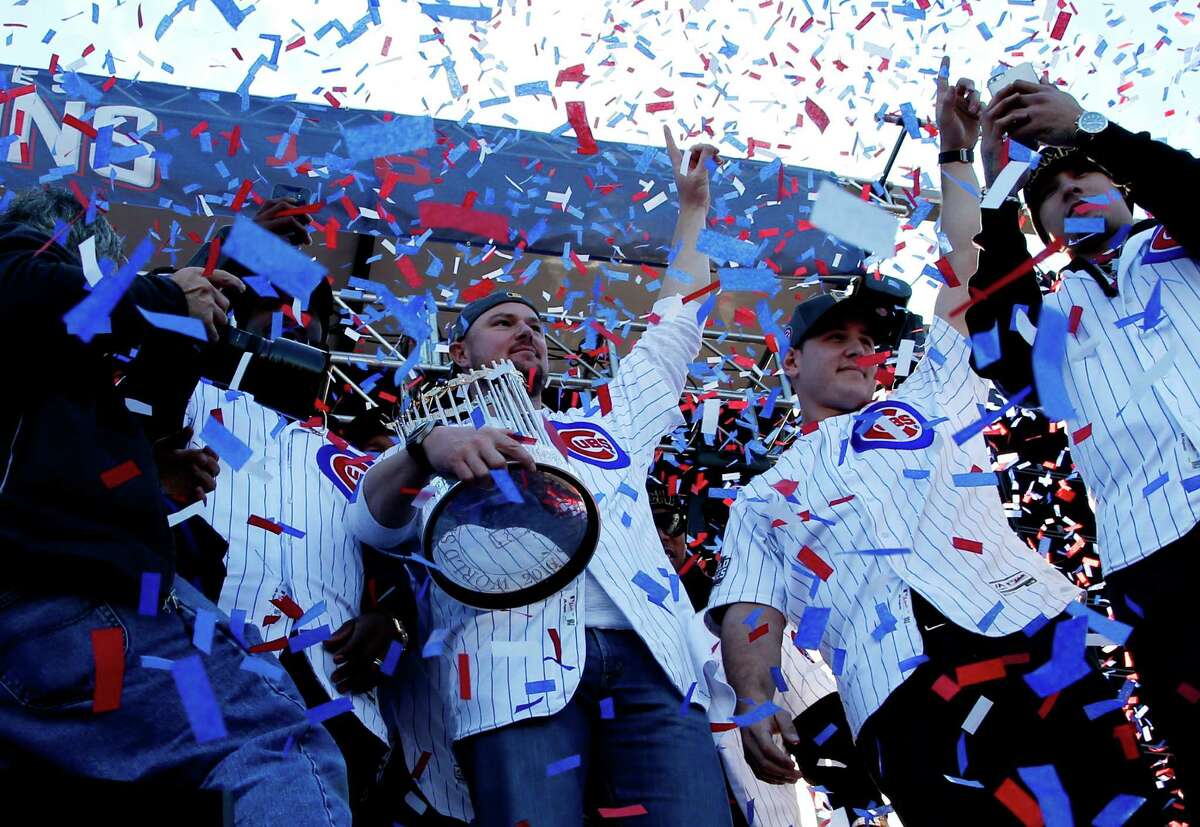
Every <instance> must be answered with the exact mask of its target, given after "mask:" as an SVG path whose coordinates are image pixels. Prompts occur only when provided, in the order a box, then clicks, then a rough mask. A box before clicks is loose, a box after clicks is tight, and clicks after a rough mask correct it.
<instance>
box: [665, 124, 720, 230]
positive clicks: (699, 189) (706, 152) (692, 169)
mask: <svg viewBox="0 0 1200 827" xmlns="http://www.w3.org/2000/svg"><path fill="white" fill-rule="evenodd" d="M663 137H664V139H665V140H666V142H667V155H668V156H670V158H671V169H672V170H673V171H674V173H675V188H676V189H677V190H678V191H679V209H680V211H681V212H682V211H683V210H689V209H690V210H702V211H703V212H706V213H707V212H708V206H709V203H710V197H709V193H708V162H709V161H716V162H717V163H720V162H721V159H720V156H719V155H718V154H717V148H716V147H714V146H713V145H712V144H697V145H696V146H694V147H692V148H691V149H690V150H688V162H687V167H686V168H685V167H684V165H683V153H682V152H680V151H679V147H678V146H676V145H675V139H674V138H673V137H672V136H671V128H670V127H669V126H667V125H665V124H664V125H663Z"/></svg>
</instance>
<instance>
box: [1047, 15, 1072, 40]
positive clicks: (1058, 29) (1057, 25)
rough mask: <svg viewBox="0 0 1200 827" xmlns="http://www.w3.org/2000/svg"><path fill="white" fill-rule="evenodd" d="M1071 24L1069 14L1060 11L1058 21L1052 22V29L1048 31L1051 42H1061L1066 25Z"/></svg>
mask: <svg viewBox="0 0 1200 827" xmlns="http://www.w3.org/2000/svg"><path fill="white" fill-rule="evenodd" d="M1070 22H1071V13H1070V12H1068V11H1060V12H1059V13H1058V19H1056V20H1055V21H1054V28H1052V29H1051V30H1050V39H1051V40H1062V36H1063V33H1064V32H1066V30H1067V24H1068V23H1070Z"/></svg>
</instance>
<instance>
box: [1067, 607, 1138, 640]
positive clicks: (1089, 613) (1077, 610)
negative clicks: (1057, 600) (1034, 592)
mask: <svg viewBox="0 0 1200 827" xmlns="http://www.w3.org/2000/svg"><path fill="white" fill-rule="evenodd" d="M1066 612H1067V614H1069V615H1070V616H1071V617H1084V618H1087V625H1088V628H1089V629H1091V630H1092V631H1093V632H1095V633H1096V634H1098V635H1103V636H1104V637H1106V638H1108V639H1109V640H1111V641H1112V642H1113V643H1116V644H1118V645H1120V646H1124V645H1125V643H1126V641H1128V640H1129V636H1130V635H1131V634H1132V633H1133V627H1132V626H1130V625H1129V624H1128V623H1122V622H1121V621H1119V620H1112V619H1111V618H1108V617H1105V616H1104V615H1102V614H1100V613H1099V612H1097V611H1095V610H1093V609H1089V608H1088V607H1087V606H1084V605H1083V604H1082V603H1076V602H1074V601H1072V602H1070V603H1068V604H1067V609H1066Z"/></svg>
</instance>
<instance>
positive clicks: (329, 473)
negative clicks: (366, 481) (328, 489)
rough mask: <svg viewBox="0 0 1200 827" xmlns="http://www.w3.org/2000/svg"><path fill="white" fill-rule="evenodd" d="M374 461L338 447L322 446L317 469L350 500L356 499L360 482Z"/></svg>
mask: <svg viewBox="0 0 1200 827" xmlns="http://www.w3.org/2000/svg"><path fill="white" fill-rule="evenodd" d="M374 461H375V460H374V459H373V458H372V457H369V456H366V455H364V454H352V453H350V452H349V451H346V450H344V449H342V448H339V447H337V446H336V445H322V446H321V447H320V448H319V449H318V450H317V467H318V468H320V469H321V473H322V474H324V475H325V476H326V477H328V478H329V481H330V482H332V483H333V487H334V488H336V489H337V490H338V491H340V492H342V494H343V496H345V498H346V499H348V500H352V499H354V492H355V491H357V490H358V481H359V480H361V479H362V477H363V474H365V473H367V469H368V468H370V467H371V463H372V462H374Z"/></svg>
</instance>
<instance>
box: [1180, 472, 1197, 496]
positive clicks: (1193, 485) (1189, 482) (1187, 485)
mask: <svg viewBox="0 0 1200 827" xmlns="http://www.w3.org/2000/svg"><path fill="white" fill-rule="evenodd" d="M1179 484H1180V485H1182V486H1183V490H1184V491H1186V492H1188V493H1189V494H1190V493H1192V492H1193V491H1195V490H1196V489H1197V488H1200V474H1198V475H1196V476H1194V477H1188V478H1187V479H1182V480H1180V481H1179Z"/></svg>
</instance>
